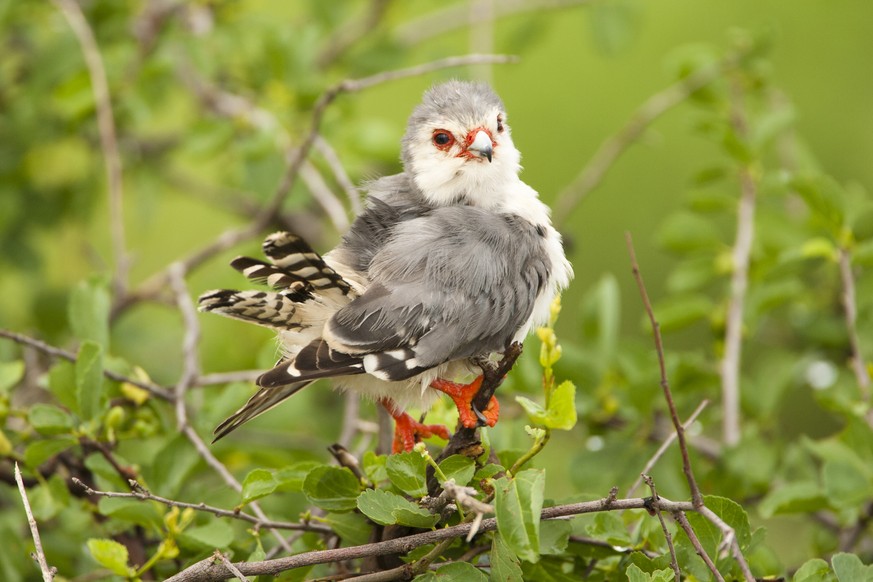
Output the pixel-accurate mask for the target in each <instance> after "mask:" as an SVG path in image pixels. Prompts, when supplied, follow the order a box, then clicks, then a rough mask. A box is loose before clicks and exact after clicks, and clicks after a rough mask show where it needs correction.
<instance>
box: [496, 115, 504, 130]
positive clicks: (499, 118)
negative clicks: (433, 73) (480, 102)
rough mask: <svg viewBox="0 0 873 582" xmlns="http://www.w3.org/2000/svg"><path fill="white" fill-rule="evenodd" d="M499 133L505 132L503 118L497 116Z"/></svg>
mask: <svg viewBox="0 0 873 582" xmlns="http://www.w3.org/2000/svg"><path fill="white" fill-rule="evenodd" d="M497 133H503V118H502V117H500V116H499V115H498V116H497Z"/></svg>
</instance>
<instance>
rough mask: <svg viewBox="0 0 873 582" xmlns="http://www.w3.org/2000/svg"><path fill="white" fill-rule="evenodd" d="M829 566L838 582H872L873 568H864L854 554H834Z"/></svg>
mask: <svg viewBox="0 0 873 582" xmlns="http://www.w3.org/2000/svg"><path fill="white" fill-rule="evenodd" d="M831 566H833V568H834V574H836V575H837V580H839V581H840V582H873V566H865V565H864V563H863V562H861V558H859V557H858V556H856V555H855V554H846V553H840V554H836V555H835V556H834V557H833V558H831Z"/></svg>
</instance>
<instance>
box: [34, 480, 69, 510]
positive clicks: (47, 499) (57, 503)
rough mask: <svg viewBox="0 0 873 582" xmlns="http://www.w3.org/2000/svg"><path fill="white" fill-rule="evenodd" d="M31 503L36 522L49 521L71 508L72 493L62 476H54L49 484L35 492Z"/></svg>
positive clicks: (41, 486)
mask: <svg viewBox="0 0 873 582" xmlns="http://www.w3.org/2000/svg"><path fill="white" fill-rule="evenodd" d="M30 503H31V506H32V507H33V516H34V517H35V518H36V520H37V521H38V522H44V521H48V520H50V519H53V518H54V517H56V516H57V515H58V514H59V513H60V512H61V511H62V510H64V509H67V507H69V505H70V491H69V489H67V484H66V482H65V481H64V479H62V478H61V477H60V475H52V476H51V477H50V478H49V480H48V481H47V482H45V483H42V484H40V485H39V487H37V488H36V489H35V490H33V493H32V494H31V498H30Z"/></svg>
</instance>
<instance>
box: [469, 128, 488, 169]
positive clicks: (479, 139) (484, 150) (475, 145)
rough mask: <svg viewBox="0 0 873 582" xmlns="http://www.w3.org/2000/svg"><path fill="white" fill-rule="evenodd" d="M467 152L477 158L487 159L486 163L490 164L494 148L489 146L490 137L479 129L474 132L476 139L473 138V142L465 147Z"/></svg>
mask: <svg viewBox="0 0 873 582" xmlns="http://www.w3.org/2000/svg"><path fill="white" fill-rule="evenodd" d="M467 151H468V152H472V153H473V154H475V155H478V156H479V157H482V158H488V162H489V163H490V162H491V154H492V152H493V151H494V147H493V146H492V145H491V136H490V135H488V134H487V133H486V132H484V131H482V130H481V129H480V130H479V131H477V132H476V137H474V138H473V142H472V143H471V144H470V145H469V146H467Z"/></svg>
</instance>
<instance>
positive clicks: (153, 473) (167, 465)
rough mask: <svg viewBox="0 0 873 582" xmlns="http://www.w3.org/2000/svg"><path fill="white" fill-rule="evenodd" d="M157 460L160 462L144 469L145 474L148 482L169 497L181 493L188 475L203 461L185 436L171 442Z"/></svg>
mask: <svg viewBox="0 0 873 582" xmlns="http://www.w3.org/2000/svg"><path fill="white" fill-rule="evenodd" d="M155 458H156V459H160V461H159V462H155V463H152V464H151V465H149V466H147V467H143V472H145V473H146V477H147V479H146V481H147V482H148V483H149V484H150V485H151V486H152V487H154V488H155V490H156V491H160V492H161V493H162V494H164V495H167V496H175V495H176V494H177V493H178V492H179V490H180V489H181V488H182V485H184V484H185V480H186V479H187V478H188V475H190V474H191V471H193V470H194V468H195V467H196V466H197V463H199V462H200V461H201V458H200V455H199V454H198V453H197V449H195V448H194V447H193V446H191V443H190V442H188V439H187V438H185V437H184V436H183V435H177V436H175V437H173V438H172V439H171V440H169V441H168V442H167V443H166V444H165V445H164V446H163V447H162V448H161V449H160V451H158V454H157V456H156V457H155Z"/></svg>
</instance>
